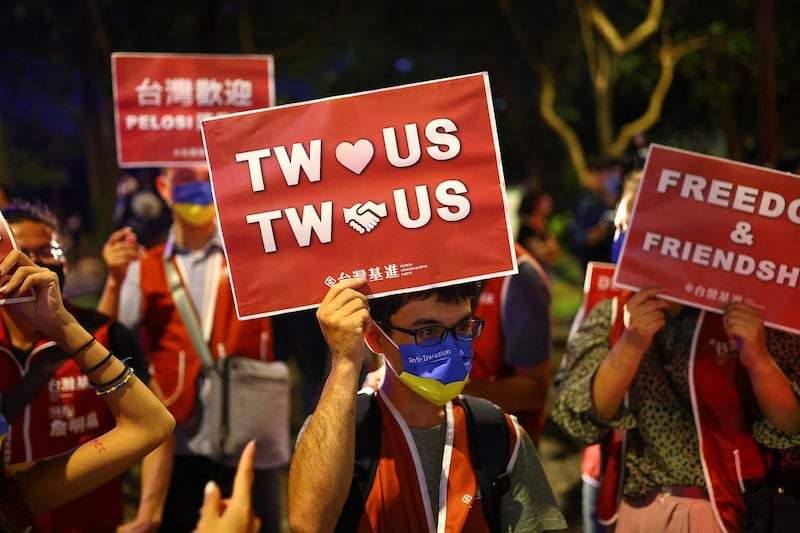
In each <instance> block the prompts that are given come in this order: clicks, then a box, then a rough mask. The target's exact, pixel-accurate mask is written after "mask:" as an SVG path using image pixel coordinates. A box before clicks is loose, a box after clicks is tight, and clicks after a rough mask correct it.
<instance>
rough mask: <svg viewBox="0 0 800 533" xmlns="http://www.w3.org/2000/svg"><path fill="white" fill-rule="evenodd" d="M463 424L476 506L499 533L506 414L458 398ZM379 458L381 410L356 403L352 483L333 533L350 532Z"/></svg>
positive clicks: (371, 401)
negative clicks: (477, 497)
mask: <svg viewBox="0 0 800 533" xmlns="http://www.w3.org/2000/svg"><path fill="white" fill-rule="evenodd" d="M460 399H461V406H462V407H463V408H464V415H465V417H466V421H467V435H468V437H469V450H470V458H471V461H472V467H473V468H474V470H475V475H476V477H477V478H478V486H479V487H480V491H481V500H482V501H481V504H482V506H483V514H484V517H485V518H486V523H487V524H488V526H489V530H490V531H491V532H492V533H497V532H499V531H500V500H501V499H502V497H503V495H504V494H505V493H506V492H508V489H509V488H510V479H509V477H510V476H509V474H508V472H506V468H507V467H508V459H509V449H510V446H511V436H510V434H509V427H508V422H507V421H506V416H505V412H504V411H503V410H502V409H500V408H499V407H498V406H496V405H495V404H493V403H492V402H490V401H488V400H485V399H483V398H476V397H472V396H461V397H460ZM380 453H381V409H380V406H379V405H378V399H377V397H376V395H375V394H359V395H358V396H357V398H356V452H355V464H354V467H353V481H352V483H351V484H350V492H349V494H348V496H347V501H346V502H345V504H344V508H343V509H342V513H341V514H340V515H339V520H338V522H337V523H336V529H335V531H336V532H337V533H345V532H352V531H355V530H356V529H357V527H358V523H359V521H360V520H361V515H362V514H363V513H364V506H365V505H366V502H367V498H368V497H369V493H370V491H371V490H372V483H373V481H374V480H375V472H376V471H377V469H378V461H379V460H380Z"/></svg>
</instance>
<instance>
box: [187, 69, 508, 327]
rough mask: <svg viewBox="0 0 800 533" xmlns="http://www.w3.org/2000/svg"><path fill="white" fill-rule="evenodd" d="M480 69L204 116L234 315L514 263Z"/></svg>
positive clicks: (456, 278)
mask: <svg viewBox="0 0 800 533" xmlns="http://www.w3.org/2000/svg"><path fill="white" fill-rule="evenodd" d="M491 102H492V100H491V94H490V89H489V81H488V77H487V76H486V75H485V74H474V75H469V76H461V77H454V78H448V79H443V80H436V81H432V82H426V83H418V84H413V85H406V86H401V87H395V88H389V89H382V90H376V91H369V92H363V93H358V94H352V95H346V96H340V97H334V98H326V99H322V100H316V101H312V102H304V103H299V104H292V105H285V106H278V107H273V108H269V109H263V110H258V111H251V112H246V113H237V114H233V115H227V116H224V117H215V118H211V119H207V120H204V121H203V123H202V132H203V139H204V143H205V149H206V153H207V157H208V163H209V169H210V171H211V182H212V186H213V189H214V200H215V204H216V207H217V214H218V220H219V223H220V229H221V233H222V238H223V242H224V246H225V253H226V258H227V261H228V268H229V272H230V276H231V284H232V288H233V293H234V300H235V303H236V310H237V314H238V315H239V318H240V319H246V318H255V317H259V316H268V315H271V314H276V313H279V312H284V311H290V310H298V309H304V308H310V307H314V306H316V305H318V304H319V303H320V302H321V301H322V298H323V297H324V295H325V293H326V292H327V290H328V289H329V287H331V286H332V285H333V284H335V283H336V282H338V281H339V280H341V279H345V278H350V277H364V278H366V279H367V281H368V291H369V292H370V293H371V294H375V295H378V294H391V293H397V292H401V291H405V290H414V289H422V288H426V287H431V286H435V285H446V284H453V283H457V282H461V281H467V280H475V279H480V278H487V277H492V276H499V275H507V274H510V273H514V272H516V258H515V255H514V248H513V239H512V236H511V231H510V227H511V226H510V221H509V217H508V210H507V208H506V196H505V187H504V180H503V173H502V168H501V165H500V157H499V150H498V145H497V135H496V130H495V123H494V113H493V109H492V107H491Z"/></svg>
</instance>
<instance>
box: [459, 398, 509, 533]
mask: <svg viewBox="0 0 800 533" xmlns="http://www.w3.org/2000/svg"><path fill="white" fill-rule="evenodd" d="M460 398H461V406H462V407H463V408H464V415H465V417H466V420H467V435H468V436H469V455H470V458H471V460H472V468H473V469H474V470H475V476H476V477H477V478H478V487H479V488H480V491H481V505H482V506H483V515H484V517H485V518H486V524H487V525H488V526H489V531H491V532H492V533H499V531H500V501H501V500H502V498H503V494H505V493H506V492H508V489H509V488H510V484H511V483H510V479H509V478H510V476H509V474H508V472H506V468H507V467H508V458H509V457H508V454H509V448H510V446H511V436H510V435H509V427H508V422H507V421H506V415H505V412H504V411H503V410H502V409H500V408H499V407H498V406H496V405H495V404H493V403H492V402H490V401H489V400H486V399H484V398H476V397H474V396H465V395H462V396H461V397H460Z"/></svg>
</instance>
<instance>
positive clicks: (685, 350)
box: [553, 300, 800, 505]
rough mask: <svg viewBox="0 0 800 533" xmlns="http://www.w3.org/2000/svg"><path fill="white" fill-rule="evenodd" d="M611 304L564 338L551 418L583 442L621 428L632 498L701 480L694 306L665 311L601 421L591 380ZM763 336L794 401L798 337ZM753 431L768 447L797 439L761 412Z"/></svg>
mask: <svg viewBox="0 0 800 533" xmlns="http://www.w3.org/2000/svg"><path fill="white" fill-rule="evenodd" d="M611 309H612V306H611V300H604V301H602V302H600V303H598V304H597V305H596V306H595V308H594V309H592V311H591V313H590V314H589V315H588V317H587V318H586V320H585V321H584V323H583V324H582V326H581V328H580V329H579V330H578V332H577V333H576V334H575V335H574V336H573V337H572V338H571V339H570V341H569V342H568V344H567V350H566V353H565V355H564V357H565V366H564V367H563V368H565V371H564V372H563V374H562V378H561V379H562V381H561V382H560V384H559V388H558V393H557V395H556V401H555V403H554V406H553V418H554V420H555V421H556V423H558V425H560V426H561V427H562V428H563V429H564V430H565V431H566V432H567V433H568V434H570V435H572V436H573V437H574V438H576V439H577V440H579V441H581V442H583V443H585V444H592V443H595V442H599V441H600V440H601V439H602V438H603V437H604V436H605V435H606V433H607V432H608V431H609V430H610V428H620V429H627V430H628V432H627V435H628V437H627V454H626V458H625V484H624V487H623V493H624V496H625V499H626V500H627V501H629V502H630V503H631V504H633V505H636V504H640V503H642V502H644V500H645V499H646V498H647V496H648V495H649V494H650V493H651V492H652V490H653V489H655V488H656V487H659V486H662V485H684V486H695V487H703V486H705V479H704V477H703V470H702V466H701V462H700V452H699V442H698V438H697V432H696V430H695V423H694V417H693V411H692V404H691V399H690V390H689V381H688V376H689V372H688V365H689V354H690V349H691V342H692V335H693V333H694V330H695V326H696V324H697V319H698V314H699V310H698V309H695V308H691V307H687V306H684V307H683V308H682V310H681V312H680V313H679V314H678V315H677V316H674V317H670V316H667V323H666V325H665V326H664V327H663V328H662V329H661V330H660V331H659V332H658V333H657V334H656V335H655V337H654V339H653V343H652V345H651V347H650V349H649V350H648V351H647V352H646V353H645V355H644V356H643V357H642V360H641V363H640V365H639V369H638V371H637V373H636V376H635V377H634V379H633V381H632V382H631V385H630V387H629V389H628V397H629V404H628V405H627V406H625V405H624V404H623V405H622V406H620V409H619V411H618V412H617V413H616V415H615V416H614V417H613V418H612V419H611V420H610V421H608V422H606V423H604V422H601V421H600V420H598V418H597V416H596V412H595V410H594V405H593V402H592V398H591V385H592V380H593V378H594V375H595V372H596V371H597V368H598V366H599V365H600V363H601V362H602V360H603V358H604V357H605V355H606V354H607V353H608V351H609V342H608V337H609V332H610V330H611ZM766 342H767V348H768V349H769V351H770V354H771V355H772V357H773V359H775V361H776V362H777V363H778V365H779V366H781V368H782V369H783V370H784V372H785V373H786V375H787V376H789V378H790V380H791V383H792V386H793V388H794V391H795V393H796V394H797V395H798V398H799V400H798V401H800V385H798V377H800V337H798V336H796V335H791V334H789V333H785V332H782V331H778V330H774V329H770V328H767V330H766ZM753 436H754V438H755V439H756V440H757V441H759V442H761V443H762V444H764V445H765V446H767V447H769V448H774V449H787V448H790V447H792V446H798V445H800V435H789V434H786V433H783V432H781V431H780V430H778V429H776V428H775V427H774V426H772V425H771V424H770V423H769V422H767V421H766V420H764V419H763V418H761V417H758V419H757V420H756V422H755V423H754V424H753Z"/></svg>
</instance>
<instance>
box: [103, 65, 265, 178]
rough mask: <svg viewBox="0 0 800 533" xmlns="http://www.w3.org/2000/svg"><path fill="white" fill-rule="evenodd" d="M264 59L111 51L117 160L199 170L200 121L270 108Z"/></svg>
mask: <svg viewBox="0 0 800 533" xmlns="http://www.w3.org/2000/svg"><path fill="white" fill-rule="evenodd" d="M273 71H274V69H273V60H272V56H270V55H197V54H137V53H125V52H117V53H113V54H111V75H112V85H113V91H114V119H115V126H116V134H117V162H118V164H119V166H121V167H123V168H125V167H165V166H188V165H204V164H205V163H206V157H205V153H203V139H202V135H201V134H200V122H201V121H202V120H203V119H204V118H208V117H211V116H216V115H224V114H228V113H233V112H238V111H245V110H249V109H258V108H262V107H269V106H272V105H275V87H274V73H273Z"/></svg>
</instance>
